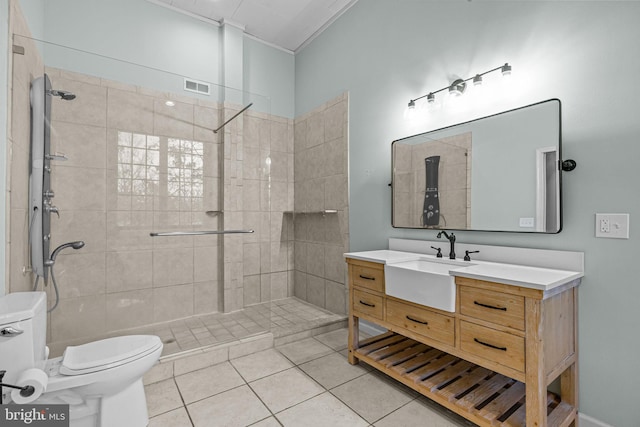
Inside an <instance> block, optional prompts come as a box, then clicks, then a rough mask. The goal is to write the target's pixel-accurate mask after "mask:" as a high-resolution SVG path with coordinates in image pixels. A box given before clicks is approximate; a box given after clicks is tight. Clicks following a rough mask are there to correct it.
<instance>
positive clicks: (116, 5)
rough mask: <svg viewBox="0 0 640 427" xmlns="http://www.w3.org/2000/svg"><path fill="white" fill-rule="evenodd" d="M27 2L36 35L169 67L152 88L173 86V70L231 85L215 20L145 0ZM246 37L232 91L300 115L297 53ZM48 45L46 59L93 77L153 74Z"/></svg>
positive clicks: (261, 105)
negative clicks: (296, 89)
mask: <svg viewBox="0 0 640 427" xmlns="http://www.w3.org/2000/svg"><path fill="white" fill-rule="evenodd" d="M20 3H21V5H22V8H23V11H24V14H25V16H26V18H27V20H28V22H29V27H30V28H31V29H32V32H33V36H34V38H36V39H39V40H44V41H46V42H48V43H53V44H57V45H61V46H66V47H71V48H74V49H78V50H80V51H85V52H90V53H94V54H97V55H103V56H106V57H109V58H115V59H118V60H121V61H125V62H129V63H132V64H140V65H143V66H144V67H149V68H153V69H157V70H160V71H162V73H157V75H153V81H151V82H150V81H146V82H145V83H146V84H145V86H147V87H149V86H151V85H154V87H155V88H157V89H165V90H172V89H173V83H171V82H167V80H166V79H167V76H168V73H172V74H174V75H176V76H177V77H181V76H185V77H190V78H193V79H196V80H201V81H205V82H209V83H213V84H214V85H217V84H224V82H223V76H222V68H223V65H224V60H225V58H224V55H223V52H222V51H221V45H220V43H221V36H220V27H219V26H218V25H216V24H215V23H213V22H204V21H202V20H199V19H196V18H193V17H190V16H187V15H183V14H180V13H177V12H175V11H173V10H170V9H167V8H165V7H162V6H159V5H156V4H153V3H150V2H148V1H146V0H109V1H102V0H56V1H55V2H52V1H47V2H43V1H42V0H20ZM34 28H35V30H34ZM243 43H244V46H243V48H244V49H243V52H238V55H240V57H241V58H243V59H244V70H243V71H244V75H243V78H242V79H240V81H243V84H244V85H245V87H233V89H237V90H244V91H248V92H251V93H253V94H255V95H258V96H254V97H253V98H255V99H251V100H252V101H256V99H257V100H258V101H257V102H256V105H255V106H254V109H257V110H259V111H262V112H265V113H269V114H274V115H278V116H283V117H287V118H293V112H294V98H293V88H294V77H293V76H294V57H293V54H291V53H288V52H285V51H283V50H281V49H277V48H274V47H271V46H269V45H266V44H264V43H261V42H258V41H256V40H253V39H251V38H249V37H244V41H243ZM43 51H44V56H45V63H46V64H47V65H48V66H51V67H56V68H61V69H73V70H76V71H78V72H82V73H87V74H93V75H96V74H97V73H98V72H100V71H102V73H104V74H105V75H104V77H106V78H108V79H113V80H118V81H122V82H127V83H131V84H140V81H139V79H140V78H148V76H149V72H148V70H136V67H134V66H131V65H130V64H120V65H119V66H118V64H116V63H115V62H113V61H105V60H103V59H101V58H99V57H98V56H95V57H94V59H93V61H91V62H87V58H88V56H87V55H84V54H79V53H74V52H73V51H71V50H69V49H61V48H59V47H56V46H53V45H47V46H46V48H44V49H43ZM226 55H228V56H230V55H231V54H230V53H228V52H227V53H226ZM230 57H231V56H230ZM105 64H107V65H105ZM100 75H102V74H100ZM139 76H143V77H139ZM179 83H181V79H180V82H179ZM262 98H265V99H266V101H265V100H263V99H262ZM214 101H215V100H214Z"/></svg>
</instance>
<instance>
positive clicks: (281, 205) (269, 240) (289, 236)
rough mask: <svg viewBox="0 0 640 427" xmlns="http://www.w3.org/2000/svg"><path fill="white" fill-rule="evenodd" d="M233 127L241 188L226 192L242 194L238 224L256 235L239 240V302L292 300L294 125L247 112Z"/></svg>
mask: <svg viewBox="0 0 640 427" xmlns="http://www.w3.org/2000/svg"><path fill="white" fill-rule="evenodd" d="M237 126H242V138H241V142H240V143H238V144H237V147H238V148H237V153H241V155H242V172H241V175H240V172H239V171H238V174H239V179H238V182H241V184H242V188H241V191H231V192H228V193H229V197H233V194H234V193H237V194H241V195H242V196H241V200H239V201H238V204H240V205H241V206H242V211H243V218H239V219H243V220H244V224H245V226H247V227H249V228H253V229H254V230H255V231H256V232H255V233H254V234H252V235H246V236H245V237H244V238H243V239H242V243H243V244H242V279H243V280H242V282H243V288H242V294H241V295H240V294H238V298H240V297H241V298H242V299H243V302H244V305H245V306H246V305H251V304H256V303H259V302H265V301H271V300H277V299H282V298H286V297H287V296H292V295H293V288H294V284H293V283H294V274H293V270H294V257H293V253H294V242H293V216H292V214H291V212H292V211H293V204H294V202H293V200H294V197H293V195H294V185H293V183H294V160H293V158H294V156H293V154H294V146H293V136H294V135H293V130H294V127H293V120H290V119H285V118H280V117H274V116H268V115H266V114H262V113H259V112H254V111H251V110H248V112H247V114H245V115H244V117H243V118H242V122H238V123H237ZM225 137H226V136H225ZM232 148H233V144H232ZM225 164H226V163H225ZM226 172H227V169H226V168H225V175H226ZM240 176H241V180H240ZM225 180H226V177H225ZM225 194H226V193H225ZM238 197H239V196H238ZM225 218H227V217H225ZM238 305H239V306H241V305H240V304H239V303H238Z"/></svg>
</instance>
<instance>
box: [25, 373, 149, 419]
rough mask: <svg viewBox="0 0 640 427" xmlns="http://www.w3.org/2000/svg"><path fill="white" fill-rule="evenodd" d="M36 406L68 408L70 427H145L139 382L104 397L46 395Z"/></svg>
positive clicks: (144, 403) (70, 392) (144, 402)
mask: <svg viewBox="0 0 640 427" xmlns="http://www.w3.org/2000/svg"><path fill="white" fill-rule="evenodd" d="M35 403H42V404H47V403H50V404H51V403H57V404H68V405H69V418H70V422H69V427H97V426H100V427H123V426H126V427H146V426H147V425H148V424H149V414H148V412H147V400H146V397H145V393H144V385H143V384H142V379H141V378H140V379H138V380H137V381H134V382H133V383H131V384H130V385H128V386H127V387H126V388H125V389H124V390H122V391H120V392H118V393H116V394H113V395H111V396H104V397H97V396H96V397H87V398H86V400H83V398H82V396H80V395H79V394H78V393H76V392H74V391H73V390H72V389H71V390H60V391H56V392H52V393H45V394H44V395H42V396H41V397H40V398H39V399H38V400H37V401H36V402H35Z"/></svg>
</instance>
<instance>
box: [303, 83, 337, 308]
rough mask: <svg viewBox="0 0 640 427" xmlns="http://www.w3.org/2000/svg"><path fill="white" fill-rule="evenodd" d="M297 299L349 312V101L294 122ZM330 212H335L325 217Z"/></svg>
mask: <svg viewBox="0 0 640 427" xmlns="http://www.w3.org/2000/svg"><path fill="white" fill-rule="evenodd" d="M294 141H295V144H294V148H295V180H294V181H295V196H296V197H295V203H294V205H295V206H294V207H295V209H294V225H295V242H294V246H295V278H294V279H295V280H294V283H295V287H294V295H295V296H296V297H298V298H301V299H303V300H305V301H308V302H310V303H312V304H315V305H317V306H320V307H323V308H326V309H328V310H330V311H332V312H334V313H339V314H344V313H346V312H347V302H348V298H347V289H346V283H347V280H346V265H345V262H344V258H343V253H344V252H348V248H349V207H348V95H347V94H346V93H345V94H343V95H341V96H339V97H337V98H335V99H333V100H331V101H329V102H327V103H325V104H324V105H322V106H320V107H318V108H317V109H315V110H313V111H312V112H310V113H307V114H305V115H304V116H301V117H298V118H296V121H295V139H294ZM325 210H331V211H336V212H335V213H325Z"/></svg>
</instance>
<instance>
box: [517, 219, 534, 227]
mask: <svg viewBox="0 0 640 427" xmlns="http://www.w3.org/2000/svg"><path fill="white" fill-rule="evenodd" d="M534 226H535V221H534V219H533V218H520V227H522V228H533V227H534Z"/></svg>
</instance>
